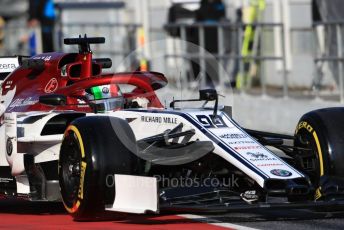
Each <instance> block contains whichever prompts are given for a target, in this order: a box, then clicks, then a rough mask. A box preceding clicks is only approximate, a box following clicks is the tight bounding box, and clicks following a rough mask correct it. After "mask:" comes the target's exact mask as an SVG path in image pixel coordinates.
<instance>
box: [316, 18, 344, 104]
mask: <svg viewBox="0 0 344 230" xmlns="http://www.w3.org/2000/svg"><path fill="white" fill-rule="evenodd" d="M343 26H344V21H339V22H321V23H314V24H313V28H314V33H315V37H316V38H318V44H319V45H318V50H317V52H316V53H315V58H314V62H315V66H316V71H315V73H316V75H315V79H314V86H315V87H314V89H315V90H316V93H317V96H319V91H320V89H321V83H322V79H323V77H322V75H323V70H322V68H323V65H322V64H323V63H325V62H328V63H329V64H330V71H331V72H332V75H333V77H334V78H335V80H336V83H337V85H338V90H339V100H340V102H341V103H343V102H344V75H343V71H344V68H343V61H344V56H343V51H344V50H343V32H344V31H343ZM319 28H320V29H322V33H321V34H319V35H318V34H317V29H319ZM319 36H320V39H321V38H322V37H321V36H323V40H324V41H319V40H320V39H319ZM321 43H324V44H321Z"/></svg>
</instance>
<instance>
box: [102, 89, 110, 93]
mask: <svg viewBox="0 0 344 230" xmlns="http://www.w3.org/2000/svg"><path fill="white" fill-rule="evenodd" d="M102 92H103V93H104V94H108V93H109V92H110V90H109V88H108V87H103V88H102Z"/></svg>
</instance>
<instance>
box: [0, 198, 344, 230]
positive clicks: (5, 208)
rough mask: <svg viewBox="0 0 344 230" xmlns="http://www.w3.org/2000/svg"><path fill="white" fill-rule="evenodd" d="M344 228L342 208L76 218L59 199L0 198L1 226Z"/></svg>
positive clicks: (9, 227)
mask: <svg viewBox="0 0 344 230" xmlns="http://www.w3.org/2000/svg"><path fill="white" fill-rule="evenodd" d="M250 228H251V229H252V228H253V229H279V230H281V229H293V230H296V229H303V230H307V229H344V212H342V211H341V212H338V211H337V212H315V211H310V210H264V211H262V210H260V211H254V212H247V211H246V212H230V213H225V214H206V215H205V214H197V215H195V214H186V213H184V214H181V215H177V214H164V215H150V216H147V215H125V216H122V217H118V216H116V215H111V214H110V215H109V216H108V217H107V220H105V221H98V222H75V221H73V220H72V218H71V217H70V216H69V215H68V214H66V212H65V210H64V208H63V206H62V204H60V203H46V202H42V203H29V202H18V201H8V200H6V201H0V229H73V230H74V229H123V230H132V229H153V230H155V229H177V230H181V229H197V230H208V229H211V230H217V229H250Z"/></svg>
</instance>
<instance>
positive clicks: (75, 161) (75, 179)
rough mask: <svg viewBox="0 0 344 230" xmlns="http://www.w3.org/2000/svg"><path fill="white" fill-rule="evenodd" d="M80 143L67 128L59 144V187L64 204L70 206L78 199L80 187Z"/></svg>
mask: <svg viewBox="0 0 344 230" xmlns="http://www.w3.org/2000/svg"><path fill="white" fill-rule="evenodd" d="M80 151H81V150H80V145H79V142H78V139H77V138H76V137H75V134H74V133H73V132H72V131H71V130H69V131H68V133H67V135H66V136H65V138H64V141H63V143H62V146H61V155H60V159H59V164H60V166H59V170H60V171H59V173H60V187H61V195H62V199H63V202H64V204H65V205H66V206H67V207H69V208H72V207H74V206H75V204H76V203H77V201H78V191H79V187H80V173H81V169H80V164H81V153H80Z"/></svg>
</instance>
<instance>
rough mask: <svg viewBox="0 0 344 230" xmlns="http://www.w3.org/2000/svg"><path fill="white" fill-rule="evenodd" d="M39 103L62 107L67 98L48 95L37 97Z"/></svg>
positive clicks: (60, 95)
mask: <svg viewBox="0 0 344 230" xmlns="http://www.w3.org/2000/svg"><path fill="white" fill-rule="evenodd" d="M39 102H40V103H42V104H45V105H51V106H61V105H62V106H63V105H66V104H67V97H66V96H65V95H62V94H49V95H43V96H40V97H39Z"/></svg>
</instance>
